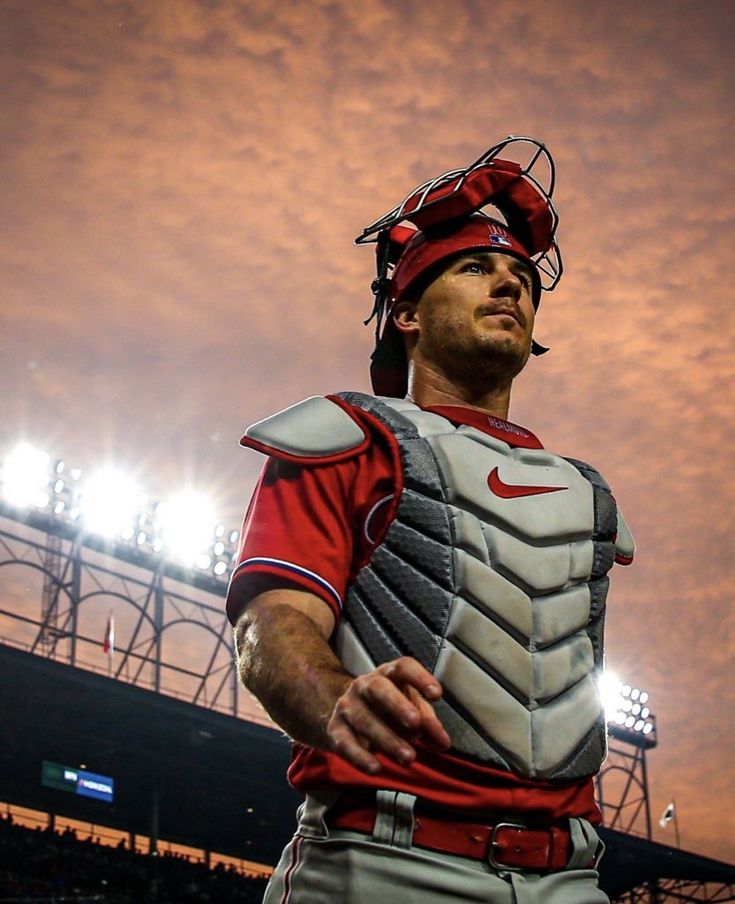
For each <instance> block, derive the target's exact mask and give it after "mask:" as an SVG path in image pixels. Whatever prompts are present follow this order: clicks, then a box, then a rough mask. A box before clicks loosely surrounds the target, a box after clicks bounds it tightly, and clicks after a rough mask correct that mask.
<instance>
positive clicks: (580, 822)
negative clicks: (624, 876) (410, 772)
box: [567, 819, 605, 869]
mask: <svg viewBox="0 0 735 904" xmlns="http://www.w3.org/2000/svg"><path fill="white" fill-rule="evenodd" d="M569 840H570V841H571V844H572V853H571V856H570V857H569V863H568V865H567V869H584V868H585V867H587V866H589V864H590V863H591V862H592V861H595V863H597V862H598V861H599V859H600V857H601V856H602V852H603V851H604V850H605V846H604V844H603V843H602V840H601V839H600V836H599V835H598V834H597V832H596V831H595V830H594V828H593V827H592V825H591V824H590V823H589V822H587V820H586V819H570V820H569Z"/></svg>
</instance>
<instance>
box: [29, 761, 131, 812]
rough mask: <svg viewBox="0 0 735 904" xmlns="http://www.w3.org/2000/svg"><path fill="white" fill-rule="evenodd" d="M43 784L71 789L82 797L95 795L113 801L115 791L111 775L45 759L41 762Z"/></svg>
mask: <svg viewBox="0 0 735 904" xmlns="http://www.w3.org/2000/svg"><path fill="white" fill-rule="evenodd" d="M41 784H42V785H44V786H45V787H47V788H56V789H57V790H58V791H69V792H70V793H71V794H78V795H80V796H81V797H94V798H96V799H97V800H104V801H107V802H108V803H112V800H113V796H114V793H115V782H114V780H113V779H112V778H110V776H109V775H98V774H97V773H96V772H87V771H86V769H77V768H75V767H74V766H62V765H61V764H60V763H51V762H49V761H48V760H44V761H43V762H42V763H41Z"/></svg>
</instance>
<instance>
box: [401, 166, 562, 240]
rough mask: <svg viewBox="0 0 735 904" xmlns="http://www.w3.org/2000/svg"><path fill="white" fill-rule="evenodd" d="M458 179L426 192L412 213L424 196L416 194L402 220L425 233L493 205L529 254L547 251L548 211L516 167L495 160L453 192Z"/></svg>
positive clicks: (550, 218) (549, 234) (549, 233)
mask: <svg viewBox="0 0 735 904" xmlns="http://www.w3.org/2000/svg"><path fill="white" fill-rule="evenodd" d="M461 178H462V176H457V177H456V178H455V179H452V180H450V181H449V182H447V183H445V184H444V185H441V186H439V187H438V188H436V189H434V190H433V191H431V192H429V193H428V195H427V196H426V198H425V199H424V202H423V205H422V206H421V207H420V209H419V210H418V211H416V213H412V209H413V207H415V206H416V205H417V204H418V203H419V201H420V199H421V196H422V195H423V191H422V190H419V191H417V192H415V193H414V195H413V196H412V197H411V198H409V199H408V201H407V202H406V204H405V206H404V219H405V220H409V221H410V222H411V223H413V224H414V225H415V226H416V228H417V229H420V230H421V231H422V232H424V231H427V230H431V229H433V228H435V227H437V226H439V225H441V224H443V223H447V222H450V221H451V220H456V219H460V218H463V217H467V216H469V215H470V214H472V213H474V212H475V211H477V210H480V209H481V208H482V207H484V206H485V205H486V204H490V203H492V204H494V205H495V206H496V207H497V208H498V209H499V210H500V211H501V212H502V213H503V214H504V215H505V216H506V217H508V218H509V221H508V226H509V227H510V229H511V231H512V232H513V233H515V234H516V236H517V237H518V238H519V239H521V240H522V242H523V244H524V245H525V246H526V248H527V251H528V253H529V254H531V255H534V254H539V253H540V252H542V251H548V249H549V248H550V247H551V240H552V232H553V227H554V222H553V216H552V213H551V209H550V207H549V204H548V201H547V199H546V197H545V196H544V194H543V193H542V192H541V191H540V190H539V189H537V188H536V187H535V186H534V184H533V183H532V182H530V181H528V180H527V179H525V178H524V177H523V175H522V170H521V167H520V166H519V165H518V164H517V163H513V162H512V161H508V160H494V161H493V162H492V163H491V164H488V165H487V166H483V167H480V168H478V169H476V170H474V171H472V172H470V173H469V174H468V175H467V176H466V177H465V179H464V182H463V184H462V186H461V188H459V189H457V190H456V191H455V190H454V189H455V186H456V185H457V183H458V181H459V180H460V179H461ZM511 220H513V222H510V221H511Z"/></svg>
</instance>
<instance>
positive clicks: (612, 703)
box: [599, 671, 655, 746]
mask: <svg viewBox="0 0 735 904" xmlns="http://www.w3.org/2000/svg"><path fill="white" fill-rule="evenodd" d="M599 687H600V699H601V700H602V705H603V708H604V710H605V721H606V722H607V725H608V730H609V731H610V733H611V734H612V735H613V736H615V737H621V736H622V735H620V734H619V733H620V732H623V735H624V736H625V739H626V740H631V743H636V744H637V745H638V746H655V734H654V732H655V719H654V717H653V715H652V714H651V710H650V709H649V707H648V706H645V705H643V704H645V703H647V702H648V694H647V693H646V691H642V690H640V688H637V687H632V686H631V685H630V684H623V682H622V681H620V679H619V678H618V676H617V675H616V674H615V673H614V672H609V671H606V672H604V673H603V674H602V676H601V677H600V679H599ZM632 735H633V736H637V737H638V738H640V737H641V736H645V737H646V741H645V742H643V744H642V745H641V744H639V743H638V741H636V740H633V739H631V736H632Z"/></svg>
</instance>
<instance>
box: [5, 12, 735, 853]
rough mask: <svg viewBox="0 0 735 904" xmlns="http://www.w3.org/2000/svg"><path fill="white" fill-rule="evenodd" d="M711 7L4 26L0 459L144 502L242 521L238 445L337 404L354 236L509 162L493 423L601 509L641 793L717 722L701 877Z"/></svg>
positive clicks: (713, 376) (73, 15) (725, 252)
mask: <svg viewBox="0 0 735 904" xmlns="http://www.w3.org/2000/svg"><path fill="white" fill-rule="evenodd" d="M733 9H734V8H733V6H732V4H729V3H723V2H712V3H709V4H707V5H706V6H705V7H702V6H701V5H696V6H695V5H694V4H691V3H689V2H657V3H653V4H646V5H645V6H640V7H638V8H634V7H630V8H626V10H625V14H624V15H621V13H620V9H619V6H618V5H616V4H615V3H612V2H599V3H595V4H589V3H579V2H572V0H550V2H547V3H544V4H537V3H530V2H516V3H513V4H494V5H492V7H489V6H488V5H487V4H485V3H481V2H476V0H451V2H448V3H445V4H443V5H439V4H426V3H423V2H419V0H407V2H405V3H401V4H395V3H389V2H388V0H366V2H364V3H362V4H360V5H359V6H356V5H354V4H349V3H345V2H341V0H309V2H307V0H297V2H291V3H288V4H275V5H273V4H269V3H265V2H260V0H253V2H248V3H247V4H243V3H240V2H235V0H222V2H216V0H209V2H204V0H179V2H177V3H175V4H173V3H166V2H162V0H154V2H148V3H146V4H140V3H134V2H125V0H110V2H106V3H95V2H92V0H58V2H55V3H53V4H51V3H46V4H27V3H25V2H23V0H7V2H5V3H4V4H3V7H2V10H0V17H2V19H3V21H2V22H1V23H0V34H1V35H2V38H0V41H2V54H1V55H0V58H1V59H2V63H1V64H0V65H1V66H2V75H3V83H4V84H5V85H6V86H9V87H8V89H7V90H6V91H5V92H4V95H3V97H2V98H1V99H0V147H1V149H2V154H3V159H4V161H5V163H4V174H3V176H2V191H3V207H4V217H3V221H2V224H0V274H1V277H2V285H3V314H4V329H3V337H2V342H3V356H2V365H1V366H2V375H3V385H4V387H5V391H4V393H3V395H2V399H1V400H0V422H1V424H2V427H1V428H0V441H1V442H2V443H3V444H5V445H7V444H9V443H12V442H14V440H15V438H16V437H17V436H18V435H19V434H24V435H26V436H29V437H30V438H35V439H36V440H37V441H39V442H41V441H42V442H45V443H53V444H54V447H55V450H56V451H57V452H58V453H59V454H63V455H64V456H65V457H67V458H68V459H73V460H75V461H76V462H78V463H79V464H82V465H92V464H94V463H95V462H96V460H97V459H98V458H99V457H103V456H114V457H115V458H116V459H118V460H120V461H122V462H125V461H128V462H130V463H135V465H136V467H137V469H138V470H139V472H140V474H141V478H142V479H143V480H144V482H145V483H146V484H147V485H151V486H150V489H151V490H152V491H153V492H154V493H156V492H163V491H164V490H165V489H167V488H168V487H174V486H175V485H177V484H178V483H179V482H180V481H182V480H193V481H195V482H196V481H199V482H200V483H203V484H206V485H207V486H211V487H212V488H213V489H214V491H215V492H216V493H217V494H218V497H219V498H220V500H221V504H222V507H223V512H224V513H226V514H227V517H228V518H229V519H230V521H231V522H232V521H234V520H237V519H239V515H240V512H241V511H242V509H243V508H244V504H245V501H246V496H247V494H248V492H249V489H250V488H251V487H252V485H253V484H254V481H255V479H256V475H257V472H258V469H259V463H258V459H257V457H256V456H254V455H250V454H248V453H244V452H242V451H240V450H238V449H237V446H236V441H237V438H238V436H239V434H240V431H241V429H242V428H243V427H244V425H245V424H246V423H248V422H250V421H253V420H255V419H257V418H259V417H262V416H264V415H265V414H267V413H268V412H269V411H273V410H275V409H278V408H281V407H284V406H285V405H287V404H289V403H291V402H293V401H295V400H296V399H298V398H299V397H302V396H304V395H308V394H311V393H320V392H327V391H330V390H332V389H335V388H358V389H367V376H366V373H367V357H368V354H369V350H370V345H371V340H370V330H369V329H364V328H363V327H362V326H361V323H360V321H361V320H362V319H363V318H364V317H365V316H366V315H367V313H368V311H369V308H370V293H369V283H370V280H371V279H372V276H373V257H372V249H365V248H353V247H352V245H351V242H352V239H353V238H354V236H355V235H357V234H358V232H359V231H360V230H361V229H362V227H363V226H364V225H366V224H367V223H368V222H370V221H372V220H373V219H375V218H376V217H377V216H378V215H380V214H381V213H383V212H384V211H386V210H388V209H389V208H390V207H392V206H393V205H394V204H395V203H397V202H398V201H399V200H400V199H401V198H402V197H403V196H404V195H405V194H406V193H407V192H408V191H409V190H410V189H411V188H412V187H413V186H414V185H415V184H417V183H418V182H420V181H423V180H424V179H427V178H429V177H431V176H434V175H437V174H438V173H439V172H441V171H443V170H445V169H450V168H453V167H455V166H459V165H461V164H463V163H466V162H468V161H470V160H472V159H474V158H476V157H477V156H478V155H479V154H480V153H481V152H482V151H483V150H484V149H485V148H487V147H488V146H489V145H491V144H492V143H494V142H495V141H496V140H498V139H499V138H501V137H503V136H504V135H506V134H508V133H510V132H513V133H517V134H523V133H528V134H533V135H538V136H539V137H541V138H543V139H544V140H545V141H546V142H547V143H548V145H549V147H550V148H551V149H552V151H553V153H554V154H555V157H556V160H557V164H558V175H559V182H558V191H557V196H556V197H557V200H558V207H559V210H560V215H561V227H560V241H561V245H562V250H563V252H564V255H565V261H566V264H567V270H566V274H565V276H564V279H563V280H562V282H561V284H560V285H559V288H558V289H557V290H556V291H555V292H554V293H553V294H552V295H550V296H548V297H547V298H545V299H544V301H543V304H542V310H541V315H540V319H539V336H540V338H541V339H542V341H546V340H548V343H549V344H551V346H552V352H551V354H550V355H548V356H546V357H545V358H544V359H543V360H542V361H535V362H533V364H532V366H531V367H530V369H529V372H528V373H527V374H526V375H524V376H523V377H522V379H521V381H520V382H519V385H518V387H517V389H516V391H515V399H514V404H515V407H514V409H513V413H512V416H513V417H514V418H515V419H516V420H518V421H521V422H523V423H527V424H528V425H529V426H531V427H532V428H533V429H534V430H536V432H538V433H539V434H540V435H541V437H542V438H543V439H544V440H545V442H546V443H547V445H548V446H549V447H550V448H553V449H558V450H559V451H561V452H564V453H565V454H572V455H576V456H578V457H582V458H588V459H589V460H591V461H592V462H593V463H595V464H596V465H597V466H598V467H599V468H600V469H601V470H602V472H603V473H604V474H605V475H606V476H607V477H608V478H609V480H610V482H611V484H612V485H613V488H614V490H615V492H616V494H617V495H618V497H619V499H620V501H621V504H622V505H623V506H624V509H625V512H626V515H627V517H628V520H629V522H630V523H631V526H632V528H633V530H634V533H635V534H636V538H637V540H638V544H639V564H637V565H636V566H634V567H633V568H631V569H630V570H629V571H628V572H626V573H621V574H620V575H616V577H617V583H616V585H615V587H614V590H613V601H612V604H611V628H610V640H611V643H610V654H609V656H610V660H611V662H612V663H613V664H614V665H616V666H617V665H618V663H620V665H621V666H625V667H626V668H629V669H630V671H631V677H633V678H634V679H635V680H640V681H641V682H643V681H644V680H647V681H649V682H650V683H651V684H652V685H653V686H654V689H655V691H656V695H657V698H658V703H657V706H658V712H659V725H660V729H661V737H662V744H661V748H660V750H659V751H657V752H656V764H655V767H653V771H654V773H655V775H656V787H657V788H661V789H662V791H661V793H662V795H664V796H665V793H667V792H664V790H663V789H664V788H666V787H672V788H673V787H674V786H675V785H676V786H679V785H680V784H682V783H683V781H684V779H683V776H684V775H686V776H687V777H688V776H689V775H690V774H691V763H692V761H698V757H699V755H698V754H697V750H698V749H700V748H699V747H698V745H700V744H702V743H707V744H709V742H708V741H707V742H705V741H703V740H702V739H703V738H707V737H708V732H709V731H710V730H711V729H710V728H709V726H711V725H712V724H715V725H717V726H718V731H719V738H720V741H719V743H718V745H717V746H716V747H715V746H714V745H712V746H707V747H706V755H707V758H708V761H709V762H711V764H712V768H711V770H710V772H709V773H708V774H709V775H715V774H721V775H729V776H730V780H729V784H728V782H727V781H726V780H725V779H721V780H718V781H719V784H717V783H715V781H714V779H713V780H712V782H709V781H708V782H706V783H705V784H704V786H703V787H697V788H696V791H695V790H691V791H689V792H687V793H688V794H689V795H690V798H689V799H688V800H686V802H685V803H683V804H682V814H684V813H688V814H690V815H688V816H687V821H688V824H687V827H686V830H685V827H684V825H682V831H683V832H685V837H686V838H687V839H689V843H690V846H691V847H696V846H698V845H699V846H702V847H703V849H705V852H709V853H711V854H713V855H715V856H722V857H726V856H728V851H727V848H726V846H725V845H724V843H723V842H722V840H721V838H725V837H727V834H728V832H727V830H728V828H729V829H730V832H732V831H733V830H735V817H732V816H729V815H728V812H729V810H733V808H732V807H730V808H729V810H728V808H723V807H722V805H721V804H722V797H723V796H724V795H729V799H731V798H732V794H733V790H732V770H731V767H730V766H729V763H727V762H726V759H725V754H724V751H726V750H727V748H728V747H729V746H731V745H732V744H733V743H735V737H733V734H732V728H731V726H730V720H728V719H724V718H723V709H722V708H723V706H724V702H725V701H731V699H732V698H731V691H730V690H729V684H730V680H729V671H730V670H729V667H728V656H729V655H730V654H731V652H732V649H733V645H734V644H735V638H734V637H733V622H732V616H731V615H729V614H728V605H727V600H728V599H729V597H728V592H729V590H728V588H729V583H730V582H729V545H730V544H729V533H730V525H731V523H732V515H731V513H732V511H733V503H734V502H735V500H734V499H733V486H734V482H733V479H732V473H731V472H732V453H731V441H730V426H729V425H730V423H731V420H732V414H733V390H732V386H733V385H734V383H735V381H734V380H733V377H734V376H735V375H734V374H733V363H732V360H733V359H732V353H731V348H730V344H731V337H732V336H733V335H734V334H735V329H734V328H735V323H734V322H733V317H734V316H735V315H734V314H733V310H734V308H733V305H732V303H731V300H730V289H729V275H730V268H731V247H730V245H731V240H730V236H731V235H732V227H733V219H734V218H735V212H734V209H733V205H734V203H735V202H733V201H732V198H733V197H734V196H735V195H734V194H733V183H734V182H735V174H734V172H733V167H734V164H733V158H732V155H731V154H729V153H728V148H729V147H730V145H731V143H732V141H731V139H732V138H733V123H732V120H731V117H726V115H725V111H729V110H731V109H732V107H733V83H732V78H731V74H730V73H731V66H730V64H729V54H730V48H729V35H730V34H731V33H732V25H733V21H732V20H733ZM223 517H225V516H224V514H223ZM642 625H643V626H645V629H644V628H643V627H641V626H642ZM661 651H665V654H666V655H665V656H662V655H660V653H661ZM654 652H655V654H658V655H654ZM633 673H635V674H633ZM694 689H698V693H699V697H697V700H698V703H697V705H693V700H694ZM700 692H701V693H700ZM664 738H665V739H666V740H665V742H664ZM674 738H675V739H676V740H674ZM718 770H719V772H718ZM692 787H693V786H692ZM678 799H679V798H678V795H677V801H678ZM664 803H665V801H664ZM662 806H663V804H662ZM723 810H724V811H725V812H723ZM683 818H684V817H682V819H683ZM723 820H724V825H723ZM728 820H729V822H728ZM714 824H717V825H718V826H719V827H720V829H723V828H724V830H725V831H723V832H722V834H721V836H720V837H713V835H712V834H711V833H710V830H709V829H708V826H709V825H714Z"/></svg>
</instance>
